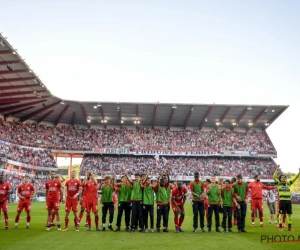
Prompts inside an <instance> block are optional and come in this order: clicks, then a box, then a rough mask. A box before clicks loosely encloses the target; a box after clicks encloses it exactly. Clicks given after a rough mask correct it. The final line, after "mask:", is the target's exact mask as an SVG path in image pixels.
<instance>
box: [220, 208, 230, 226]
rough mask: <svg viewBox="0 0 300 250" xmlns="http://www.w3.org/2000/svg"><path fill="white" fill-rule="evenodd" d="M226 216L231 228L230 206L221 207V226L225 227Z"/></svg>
mask: <svg viewBox="0 0 300 250" xmlns="http://www.w3.org/2000/svg"><path fill="white" fill-rule="evenodd" d="M227 218H228V228H232V207H223V221H222V227H223V228H224V229H225V228H226V220H227Z"/></svg>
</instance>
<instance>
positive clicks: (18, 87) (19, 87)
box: [0, 84, 41, 90]
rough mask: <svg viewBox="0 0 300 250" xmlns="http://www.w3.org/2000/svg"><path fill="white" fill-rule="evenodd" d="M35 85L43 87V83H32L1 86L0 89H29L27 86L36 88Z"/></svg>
mask: <svg viewBox="0 0 300 250" xmlns="http://www.w3.org/2000/svg"><path fill="white" fill-rule="evenodd" d="M35 87H41V85H40V84H32V85H15V86H1V87H0V90H10V89H27V88H35Z"/></svg>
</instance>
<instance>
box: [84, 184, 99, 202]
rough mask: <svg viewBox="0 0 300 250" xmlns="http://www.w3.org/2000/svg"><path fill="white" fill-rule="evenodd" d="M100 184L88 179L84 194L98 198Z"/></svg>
mask: <svg viewBox="0 0 300 250" xmlns="http://www.w3.org/2000/svg"><path fill="white" fill-rule="evenodd" d="M97 190H98V185H97V184H96V183H95V182H93V181H86V184H85V191H84V195H85V197H86V198H87V199H97Z"/></svg>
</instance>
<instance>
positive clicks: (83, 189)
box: [81, 182, 86, 198]
mask: <svg viewBox="0 0 300 250" xmlns="http://www.w3.org/2000/svg"><path fill="white" fill-rule="evenodd" d="M81 188H82V198H85V197H86V195H85V185H84V184H83V182H81Z"/></svg>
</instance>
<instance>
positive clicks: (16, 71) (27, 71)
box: [0, 69, 30, 75]
mask: <svg viewBox="0 0 300 250" xmlns="http://www.w3.org/2000/svg"><path fill="white" fill-rule="evenodd" d="M19 73H30V72H29V70H28V69H17V70H14V71H10V70H0V75H9V74H19Z"/></svg>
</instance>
